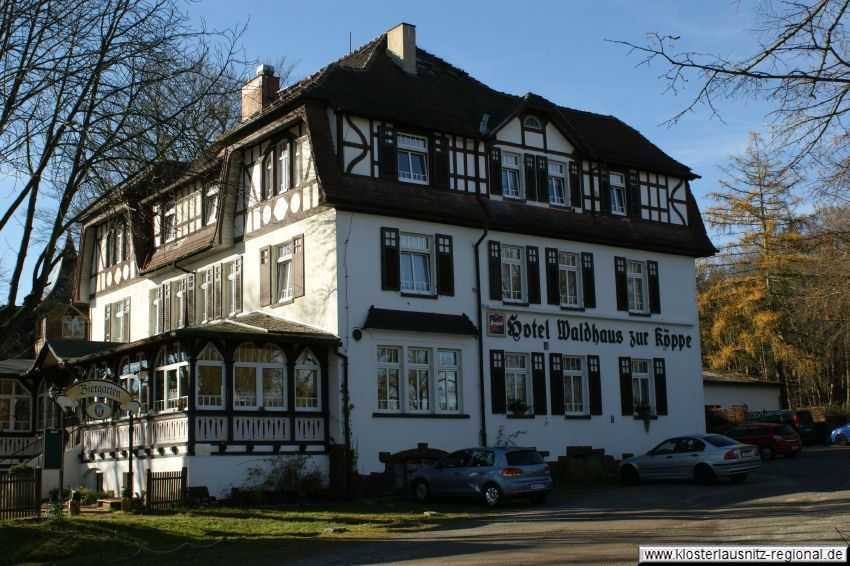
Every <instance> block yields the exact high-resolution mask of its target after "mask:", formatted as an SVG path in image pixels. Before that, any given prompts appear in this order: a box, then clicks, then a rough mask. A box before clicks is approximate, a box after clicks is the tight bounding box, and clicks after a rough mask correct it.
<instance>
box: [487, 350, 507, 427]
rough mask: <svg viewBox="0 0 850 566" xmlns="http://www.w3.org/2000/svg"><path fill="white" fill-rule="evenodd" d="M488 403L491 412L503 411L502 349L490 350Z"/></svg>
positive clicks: (503, 354) (503, 375)
mask: <svg viewBox="0 0 850 566" xmlns="http://www.w3.org/2000/svg"><path fill="white" fill-rule="evenodd" d="M490 403H491V409H492V412H493V414H504V413H505V409H506V407H505V405H506V401H505V352H504V350H490Z"/></svg>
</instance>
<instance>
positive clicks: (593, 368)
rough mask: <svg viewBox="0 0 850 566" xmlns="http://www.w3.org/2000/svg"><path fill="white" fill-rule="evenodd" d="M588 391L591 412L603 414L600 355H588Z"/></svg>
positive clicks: (592, 413)
mask: <svg viewBox="0 0 850 566" xmlns="http://www.w3.org/2000/svg"><path fill="white" fill-rule="evenodd" d="M587 392H588V397H589V398H590V414H591V415H601V414H602V375H601V374H600V372H599V356H587Z"/></svg>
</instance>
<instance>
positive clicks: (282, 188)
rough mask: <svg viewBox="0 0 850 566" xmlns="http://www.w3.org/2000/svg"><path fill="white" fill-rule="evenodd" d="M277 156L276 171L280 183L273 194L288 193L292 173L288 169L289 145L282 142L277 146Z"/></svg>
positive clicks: (290, 186)
mask: <svg viewBox="0 0 850 566" xmlns="http://www.w3.org/2000/svg"><path fill="white" fill-rule="evenodd" d="M278 148H279V151H278V153H279V155H278V158H277V167H278V168H277V171H278V180H279V181H280V182H279V183H278V186H277V192H276V193H275V194H278V195H279V194H281V193H285V192H286V191H288V190H289V189H290V188H292V171H291V169H290V159H289V143H287V142H283V143H281V144H280V145H279V146H278Z"/></svg>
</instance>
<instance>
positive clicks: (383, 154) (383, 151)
mask: <svg viewBox="0 0 850 566" xmlns="http://www.w3.org/2000/svg"><path fill="white" fill-rule="evenodd" d="M378 163H379V165H378V166H379V167H380V174H381V177H382V178H384V179H396V178H398V160H397V157H396V139H395V130H394V129H392V128H386V127H384V126H380V127H379V128H378Z"/></svg>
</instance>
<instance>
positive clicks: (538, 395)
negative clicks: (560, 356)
mask: <svg viewBox="0 0 850 566" xmlns="http://www.w3.org/2000/svg"><path fill="white" fill-rule="evenodd" d="M531 390H532V394H533V395H534V414H535V415H545V414H546V358H545V357H544V355H543V353H542V352H532V353H531Z"/></svg>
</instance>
